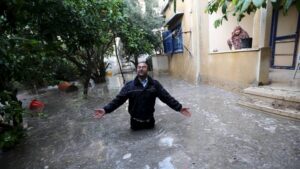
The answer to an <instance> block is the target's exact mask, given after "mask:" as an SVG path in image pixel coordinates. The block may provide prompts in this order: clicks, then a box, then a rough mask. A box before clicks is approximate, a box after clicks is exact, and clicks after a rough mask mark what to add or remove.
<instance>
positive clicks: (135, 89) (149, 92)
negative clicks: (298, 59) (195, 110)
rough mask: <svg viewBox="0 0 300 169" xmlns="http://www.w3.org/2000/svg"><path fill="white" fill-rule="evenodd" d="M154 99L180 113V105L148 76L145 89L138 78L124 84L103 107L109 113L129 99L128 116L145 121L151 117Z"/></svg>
mask: <svg viewBox="0 0 300 169" xmlns="http://www.w3.org/2000/svg"><path fill="white" fill-rule="evenodd" d="M156 97H158V98H159V99H160V100H161V101H162V102H164V103H166V104H167V105H168V106H169V107H171V108H172V109H174V110H175V111H180V110H181V108H182V105H181V104H180V103H179V102H178V101H177V100H175V99H174V98H173V97H172V96H171V95H170V94H169V93H168V92H167V91H166V90H165V89H164V88H163V87H162V85H161V84H160V83H159V82H158V81H157V80H154V79H152V78H151V77H149V76H148V83H147V85H146V86H145V88H144V87H143V85H142V83H141V82H140V81H139V79H138V77H136V78H135V79H134V80H132V81H130V82H128V83H126V84H125V86H124V87H123V88H122V90H121V91H120V93H119V94H118V95H117V96H116V98H115V99H113V100H112V101H111V102H110V103H109V104H107V105H106V106H105V107H104V110H105V112H106V113H110V112H112V111H114V110H115V109H117V108H118V107H119V106H121V105H122V104H123V103H124V102H125V101H126V100H127V99H129V106H128V112H129V114H130V115H131V116H132V117H134V118H137V119H140V120H147V119H150V118H152V117H153V113H154V105H155V99H156Z"/></svg>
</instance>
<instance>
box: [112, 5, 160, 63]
mask: <svg viewBox="0 0 300 169" xmlns="http://www.w3.org/2000/svg"><path fill="white" fill-rule="evenodd" d="M145 4H146V11H145V13H143V12H142V10H141V7H140V5H139V3H138V2H137V1H130V0H125V1H124V22H122V24H121V25H120V29H119V30H118V31H117V32H118V36H119V37H121V40H122V42H123V44H124V46H123V47H124V50H125V53H126V55H127V57H126V58H127V60H129V61H131V62H133V63H134V64H135V65H136V63H137V58H138V56H139V55H141V54H150V55H151V54H152V53H153V52H154V51H155V50H160V48H161V46H160V37H159V35H156V34H154V33H153V31H152V30H153V29H155V28H159V27H161V25H162V23H163V18H161V17H159V16H157V14H156V13H155V11H154V10H153V8H154V7H156V6H157V5H158V4H157V1H152V0H145Z"/></svg>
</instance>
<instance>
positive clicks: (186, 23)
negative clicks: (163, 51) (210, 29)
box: [165, 0, 199, 83]
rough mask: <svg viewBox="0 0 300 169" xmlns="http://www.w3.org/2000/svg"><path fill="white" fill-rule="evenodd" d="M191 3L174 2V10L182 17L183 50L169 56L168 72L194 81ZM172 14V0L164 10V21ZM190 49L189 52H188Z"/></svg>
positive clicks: (195, 66)
mask: <svg viewBox="0 0 300 169" xmlns="http://www.w3.org/2000/svg"><path fill="white" fill-rule="evenodd" d="M192 8H193V5H192V3H191V2H190V1H182V0H177V4H176V12H177V13H178V12H183V13H184V15H183V18H182V32H183V45H184V46H185V47H184V52H183V53H178V54H173V55H172V56H169V67H170V68H169V70H170V73H171V74H172V75H173V76H175V77H178V78H181V79H184V80H187V81H189V82H191V83H196V82H197V78H196V74H197V66H198V65H199V64H197V57H199V56H196V55H195V53H194V51H193V48H192V41H193V37H192V34H193V33H194V30H192V23H193V22H194V19H196V18H195V17H194V13H193V9H192ZM173 15H174V3H173V1H172V2H170V3H169V7H168V9H167V10H166V12H165V16H166V21H167V20H169V19H170V18H171V17H172V16H173ZM188 51H190V52H188Z"/></svg>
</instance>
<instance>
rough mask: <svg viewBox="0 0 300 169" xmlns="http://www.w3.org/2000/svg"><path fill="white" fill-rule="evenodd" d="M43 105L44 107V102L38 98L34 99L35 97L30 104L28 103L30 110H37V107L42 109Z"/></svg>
mask: <svg viewBox="0 0 300 169" xmlns="http://www.w3.org/2000/svg"><path fill="white" fill-rule="evenodd" d="M44 107H45V104H44V103H43V102H42V101H39V100H36V99H34V100H32V101H31V103H30V105H29V109H30V110H37V109H39V110H43V109H44Z"/></svg>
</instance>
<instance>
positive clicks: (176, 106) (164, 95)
mask: <svg viewBox="0 0 300 169" xmlns="http://www.w3.org/2000/svg"><path fill="white" fill-rule="evenodd" d="M157 90H158V92H157V93H158V98H159V99H160V100H161V101H162V102H164V103H166V104H167V105H168V106H169V107H171V108H172V109H173V110H175V111H179V112H180V113H181V114H183V115H184V116H186V117H191V115H192V113H191V112H190V111H189V108H186V107H182V105H181V104H180V103H179V102H178V101H177V100H176V99H175V98H174V97H172V96H171V95H170V94H169V93H168V92H167V90H166V89H164V88H163V86H162V85H161V84H160V83H159V82H157Z"/></svg>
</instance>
